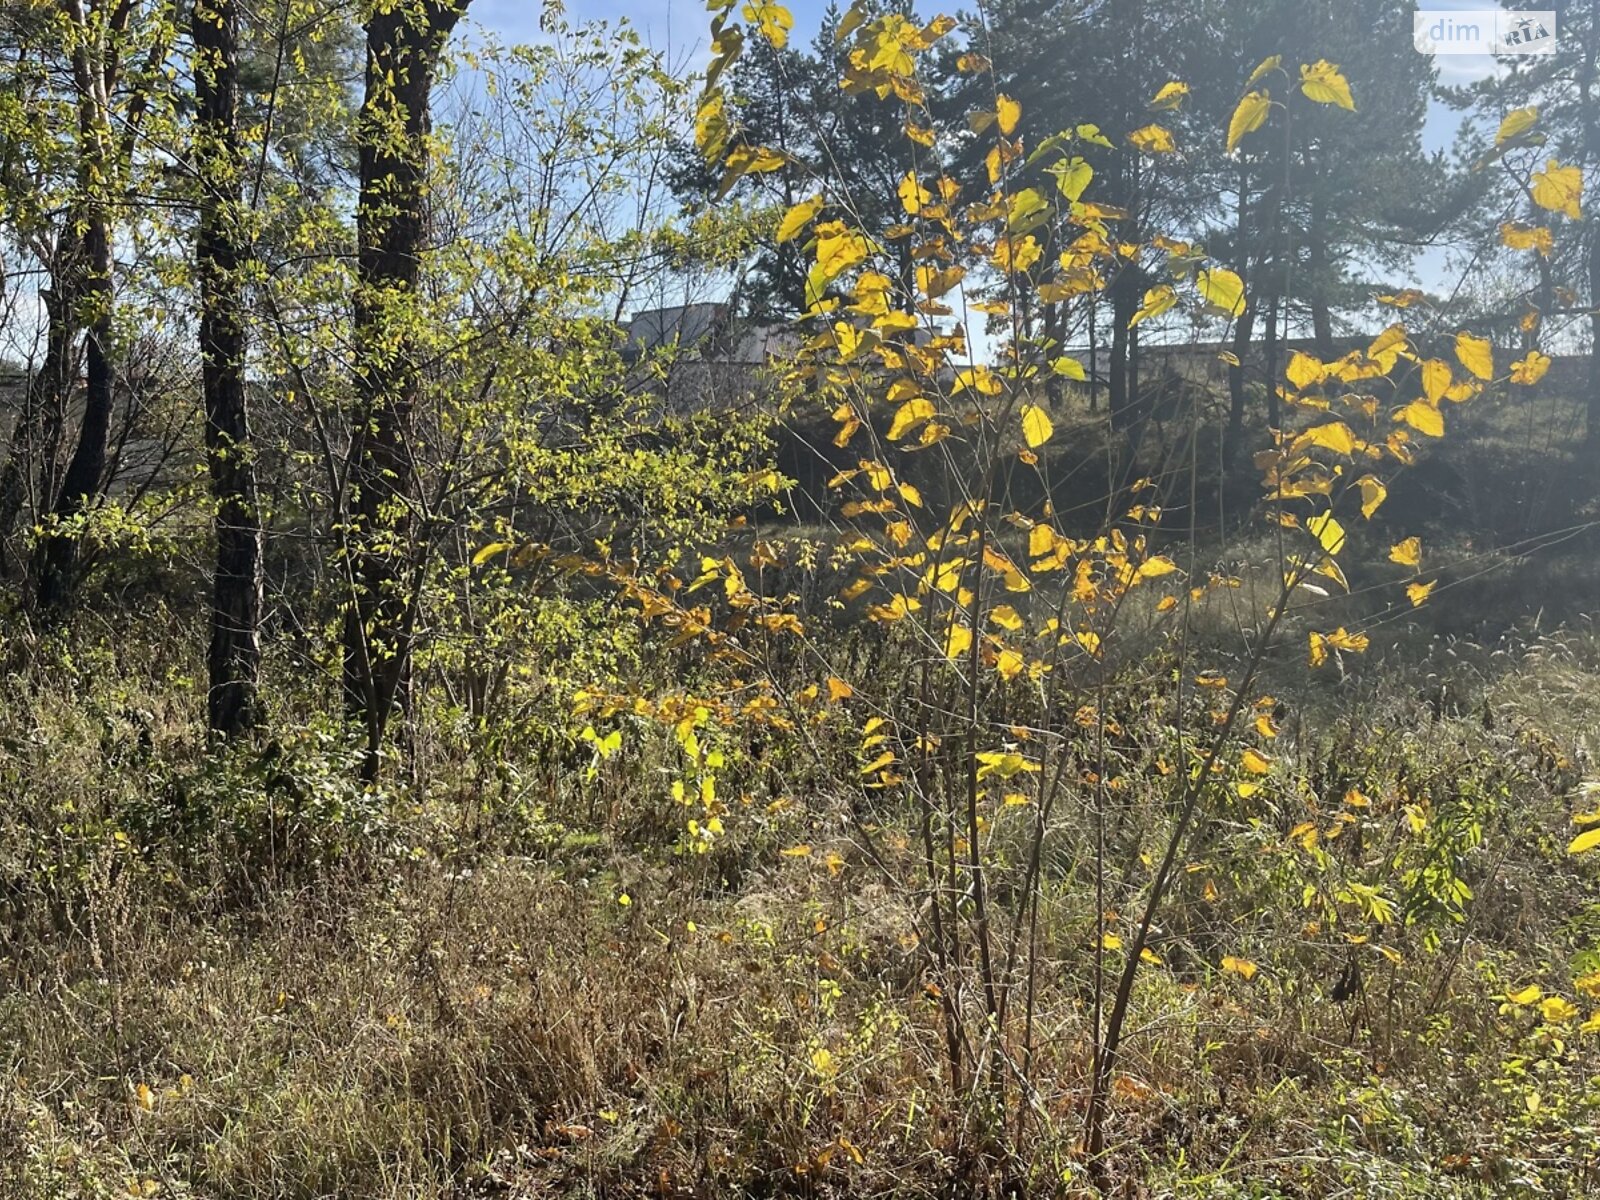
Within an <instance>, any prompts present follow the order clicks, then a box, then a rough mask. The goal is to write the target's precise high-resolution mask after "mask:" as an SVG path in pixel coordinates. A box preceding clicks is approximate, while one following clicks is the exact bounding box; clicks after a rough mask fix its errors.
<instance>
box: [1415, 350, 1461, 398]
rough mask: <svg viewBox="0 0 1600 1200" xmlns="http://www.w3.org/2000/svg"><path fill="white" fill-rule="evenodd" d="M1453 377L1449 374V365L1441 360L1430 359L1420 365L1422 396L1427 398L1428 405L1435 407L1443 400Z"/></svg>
mask: <svg viewBox="0 0 1600 1200" xmlns="http://www.w3.org/2000/svg"><path fill="white" fill-rule="evenodd" d="M1453 379H1454V376H1453V375H1451V373H1450V364H1449V363H1447V362H1444V361H1443V360H1442V359H1437V358H1430V359H1428V361H1427V362H1425V363H1423V364H1422V394H1423V395H1424V396H1426V397H1427V398H1428V403H1429V404H1432V405H1435V406H1437V405H1438V403H1439V401H1440V400H1442V399H1444V394H1445V393H1446V392H1448V391H1449V390H1450V384H1451V382H1452V380H1453Z"/></svg>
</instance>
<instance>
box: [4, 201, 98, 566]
mask: <svg viewBox="0 0 1600 1200" xmlns="http://www.w3.org/2000/svg"><path fill="white" fill-rule="evenodd" d="M57 246H58V249H57V252H56V255H55V256H54V261H52V262H51V263H50V264H49V267H48V269H49V270H50V279H51V283H52V285H53V286H51V287H50V288H47V289H44V290H43V292H42V294H41V300H42V301H43V304H44V310H45V349H44V358H43V359H42V360H41V361H40V363H39V369H38V370H37V371H35V372H34V373H33V375H32V377H31V378H30V379H29V380H28V388H27V391H26V392H25V393H24V395H23V401H22V412H21V414H19V416H18V417H17V424H16V428H15V429H14V430H13V432H12V435H11V448H10V453H9V455H8V456H7V458H6V465H5V467H4V468H3V469H0V577H6V578H15V577H16V576H18V575H20V574H22V573H23V572H24V571H25V569H26V563H25V562H24V559H25V557H26V556H25V555H24V554H23V553H22V552H21V548H20V547H18V546H15V545H13V544H12V541H11V539H12V537H13V535H14V534H15V533H16V531H17V523H18V520H19V518H21V516H22V511H23V509H24V507H26V505H27V503H28V501H29V499H30V497H31V498H32V499H33V502H34V504H35V505H43V504H48V503H49V498H50V497H52V496H53V495H54V490H55V472H54V470H52V469H50V466H49V465H48V464H47V463H46V461H45V460H46V459H47V458H49V457H50V447H51V446H52V445H59V443H60V438H61V431H60V430H59V429H54V430H52V429H51V428H50V427H51V425H52V423H53V422H54V423H59V422H61V421H62V420H64V418H65V415H66V413H67V411H68V407H69V405H70V404H71V402H72V385H73V383H74V381H75V380H76V379H77V375H78V369H77V368H78V335H79V333H80V332H81V329H80V327H79V325H78V313H77V308H78V304H79V296H78V290H79V281H80V280H81V278H82V269H81V267H82V255H81V253H80V251H81V248H82V239H81V238H79V237H77V236H76V235H75V234H74V233H73V232H72V220H71V218H68V219H66V220H64V221H63V222H62V236H61V238H60V240H59V241H58V243H57ZM52 434H53V436H50V435H52Z"/></svg>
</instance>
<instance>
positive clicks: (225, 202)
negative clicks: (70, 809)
mask: <svg viewBox="0 0 1600 1200" xmlns="http://www.w3.org/2000/svg"><path fill="white" fill-rule="evenodd" d="M191 32H192V36H193V39H194V52H195V102H196V113H195V118H196V123H197V135H198V136H197V138H196V141H197V145H198V152H199V158H200V163H201V172H202V177H203V183H202V186H203V189H204V190H203V193H202V197H201V202H200V230H199V238H198V241H197V245H196V262H197V267H198V272H199V277H200V369H201V377H202V380H203V384H204V391H205V403H206V457H207V462H208V464H209V466H210V472H211V494H212V498H213V500H214V501H215V502H216V506H217V513H216V518H215V528H216V537H217V557H216V570H215V574H214V577H213V581H212V591H211V645H210V650H209V653H208V654H207V658H206V665H207V672H208V675H209V677H210V688H209V690H208V691H207V693H206V715H207V719H208V720H209V722H210V725H211V728H212V729H213V730H214V731H216V732H218V733H222V734H238V733H241V732H243V731H245V730H248V729H250V728H252V727H253V726H255V725H256V724H257V723H259V721H260V718H261V712H260V699H259V696H258V693H257V678H258V676H259V674H260V668H261V634H260V627H261V607H262V595H261V551H262V534H261V520H260V511H259V505H258V502H257V497H256V476H255V463H254V459H253V446H252V445H251V441H250V410H249V396H248V393H247V392H246V390H245V377H244V373H245V353H246V348H245V328H244V286H243V279H242V277H241V274H240V271H241V268H242V266H243V264H244V258H245V254H246V253H247V249H246V246H245V244H244V234H243V230H242V229H241V228H240V216H241V213H240V208H241V205H242V203H243V190H242V170H243V159H242V151H241V148H240V144H239V136H238V132H239V131H238V124H239V121H238V113H239V10H238V5H237V3H236V0H196V3H195V6H194V14H193V23H192V27H191Z"/></svg>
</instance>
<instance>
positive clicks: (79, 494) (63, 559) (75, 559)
mask: <svg viewBox="0 0 1600 1200" xmlns="http://www.w3.org/2000/svg"><path fill="white" fill-rule="evenodd" d="M83 244H84V259H85V276H84V284H83V294H84V303H85V305H86V306H87V307H88V309H89V313H90V320H89V336H88V352H87V355H86V365H85V373H84V404H83V423H82V424H81V425H80V426H79V427H78V443H77V446H76V448H75V449H74V450H73V452H72V458H71V460H70V461H69V462H68V463H67V470H66V473H65V474H64V475H63V476H62V479H61V487H60V489H59V490H58V491H57V493H56V498H55V503H54V504H53V505H52V507H51V513H50V515H51V517H52V518H54V519H53V521H52V523H51V524H52V528H51V529H49V530H48V531H47V534H46V536H45V538H44V539H43V541H42V542H41V543H40V547H39V568H38V576H37V585H36V588H37V590H36V599H37V601H38V605H39V608H40V609H41V610H42V611H45V612H54V611H58V610H59V609H61V608H62V607H64V606H65V605H66V603H67V601H68V600H69V599H70V598H71V596H72V591H73V588H74V586H75V585H76V583H77V579H78V570H79V565H80V561H81V557H82V552H81V545H82V543H81V541H80V539H79V537H78V536H77V534H76V532H75V531H73V530H71V529H70V528H65V527H66V526H70V524H71V522H72V521H73V520H74V519H76V518H77V517H79V516H82V515H83V514H84V513H86V512H88V511H89V510H90V509H91V508H92V507H93V506H94V504H95V502H96V500H97V499H98V498H99V496H100V493H101V489H102V488H103V486H104V484H105V473H106V456H107V454H108V453H109V452H110V445H111V412H112V407H113V403H114V399H115V398H114V395H113V387H114V382H113V367H112V338H113V336H114V334H113V329H112V318H113V316H114V305H115V303H116V297H115V293H114V292H113V289H112V280H111V235H110V230H109V229H108V228H107V220H106V212H105V207H104V205H103V204H99V203H96V204H92V205H90V206H89V214H88V218H87V228H86V229H85V231H84V238H83Z"/></svg>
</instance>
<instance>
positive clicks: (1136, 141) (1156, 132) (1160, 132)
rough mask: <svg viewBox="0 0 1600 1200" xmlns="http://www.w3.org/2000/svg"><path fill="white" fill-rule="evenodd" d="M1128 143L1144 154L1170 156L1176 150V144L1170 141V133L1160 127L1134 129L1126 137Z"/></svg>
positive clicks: (1148, 126)
mask: <svg viewBox="0 0 1600 1200" xmlns="http://www.w3.org/2000/svg"><path fill="white" fill-rule="evenodd" d="M1128 141H1129V142H1130V143H1132V145H1133V146H1134V148H1135V149H1138V150H1143V151H1144V152H1145V153H1146V154H1171V153H1173V152H1174V151H1176V150H1177V148H1178V143H1177V142H1175V141H1173V140H1172V133H1171V131H1170V130H1167V129H1163V128H1162V127H1161V126H1160V125H1146V126H1144V128H1142V129H1135V130H1134V131H1133V132H1132V133H1130V134H1129V135H1128Z"/></svg>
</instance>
